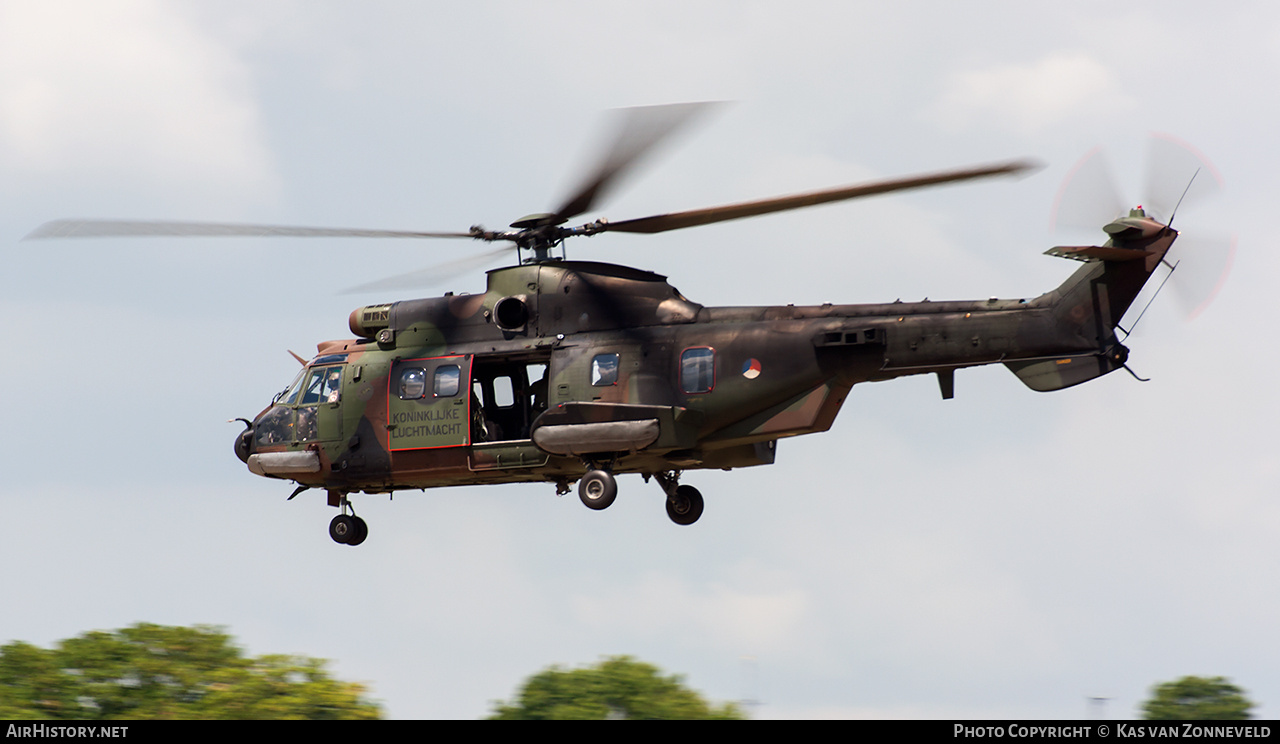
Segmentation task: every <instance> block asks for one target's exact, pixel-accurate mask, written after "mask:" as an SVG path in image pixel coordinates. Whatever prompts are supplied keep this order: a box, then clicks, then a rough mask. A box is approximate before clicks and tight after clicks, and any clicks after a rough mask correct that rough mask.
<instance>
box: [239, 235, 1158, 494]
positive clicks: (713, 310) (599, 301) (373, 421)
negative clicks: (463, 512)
mask: <svg viewBox="0 0 1280 744" xmlns="http://www.w3.org/2000/svg"><path fill="white" fill-rule="evenodd" d="M1168 242H1172V238H1171V237H1170V238H1169V240H1168ZM1164 248H1166V249H1167V245H1165V246H1164ZM1161 255H1163V250H1162V251H1161ZM1148 263H1149V262H1148ZM1140 264H1143V262H1141V261H1137V262H1135V261H1125V262H1117V263H1112V262H1110V261H1108V262H1099V263H1095V264H1086V265H1085V266H1083V267H1081V269H1080V271H1078V272H1077V273H1076V275H1074V276H1073V277H1072V279H1069V280H1068V281H1067V282H1065V283H1064V284H1063V285H1062V286H1061V287H1059V288H1058V289H1056V290H1054V291H1052V292H1049V293H1046V294H1045V295H1042V296H1040V297H1037V298H1034V299H1030V300H1022V299H1013V300H998V299H994V298H993V299H989V300H980V301H961V302H919V303H902V302H895V303H889V304H870V305H832V304H826V305H818V306H792V305H787V306H769V307H703V306H701V305H698V304H697V303H694V302H691V301H689V300H688V299H686V298H684V297H683V296H682V295H681V294H680V293H679V292H678V291H677V290H676V289H675V288H674V287H672V286H671V285H670V284H669V283H668V282H667V281H666V279H665V278H664V277H662V276H659V275H657V274H654V273H651V272H646V271H640V270H637V269H631V268H627V267H623V266H615V265H612V264H603V263H592V262H573V261H548V262H543V263H535V264H527V265H521V266H514V267H508V268H504V269H497V270H494V271H491V272H489V275H488V289H487V291H486V292H485V293H484V294H480V295H446V296H444V297H440V298H434V299H424V300H409V301H402V302H395V303H388V304H383V305H372V306H366V307H363V308H359V309H357V310H356V311H354V312H353V313H352V314H351V318H350V327H351V330H352V332H353V333H354V334H355V335H356V336H357V337H356V338H352V339H350V340H341V341H330V342H327V343H323V344H320V345H319V349H318V354H317V355H316V357H315V358H314V359H312V360H311V361H310V362H309V363H308V364H307V365H306V366H305V367H304V369H303V370H302V372H301V373H300V374H299V376H298V378H297V379H296V380H295V381H294V383H293V384H292V385H291V386H290V387H289V388H288V389H287V390H286V391H285V392H283V393H281V394H280V395H279V396H277V398H276V399H275V400H274V401H273V403H272V405H270V406H268V407H267V409H265V410H264V411H262V413H260V414H259V415H258V417H257V418H256V419H255V420H254V422H253V423H252V424H251V425H250V426H249V427H248V428H247V429H246V431H245V432H243V433H242V434H241V435H240V437H239V438H238V439H237V443H236V450H237V454H239V455H240V457H241V458H242V459H244V460H245V461H246V462H247V463H248V465H249V467H250V469H251V470H253V471H254V472H255V473H258V474H260V475H265V476H268V477H276V478H283V479H288V480H293V481H296V482H297V483H299V484H300V485H301V486H306V487H316V488H326V489H328V490H329V491H330V493H331V495H332V494H335V493H336V494H345V493H352V492H356V491H364V492H370V493H376V492H387V491H394V490H398V489H410V488H430V487H437V486H447V485H462V484H478V483H502V482H515V481H550V482H555V483H558V484H559V485H560V487H561V488H562V489H563V488H567V485H566V484H567V483H569V482H572V481H574V480H577V479H578V478H579V477H581V476H582V474H583V473H585V472H586V471H587V470H590V469H592V468H594V467H604V468H607V469H608V470H609V471H611V472H615V473H625V472H638V473H644V474H646V475H648V474H656V473H664V472H673V471H674V472H678V471H681V470H688V469H698V468H735V467H746V466H752V465H762V464H768V463H771V462H773V459H774V454H775V448H776V442H777V440H778V439H781V438H785V437H792V436H797V435H800V434H809V433H813V432H819V431H825V430H827V429H828V428H830V426H831V424H832V422H833V420H834V419H835V416H836V414H837V413H838V412H839V410H840V407H841V405H842V404H843V403H844V400H845V397H846V395H847V394H848V392H849V389H850V388H851V387H852V386H853V385H855V384H857V383H859V382H866V381H873V380H887V379H892V378H895V377H900V376H903V375H911V374H924V373H936V374H938V376H939V380H940V381H941V382H942V390H943V394H944V396H946V397H950V383H951V380H952V374H953V372H954V370H956V369H958V368H962V367H969V366H976V365H982V364H992V363H997V362H1001V363H1005V364H1006V365H1008V366H1009V367H1010V369H1012V370H1013V371H1014V372H1015V373H1017V374H1018V375H1019V377H1021V378H1022V379H1023V381H1024V382H1026V383H1027V384H1028V385H1029V386H1031V387H1033V388H1035V389H1040V390H1052V389H1058V388H1061V387H1066V386H1068V385H1072V384H1076V383H1077V382H1081V381H1084V380H1085V379H1090V378H1091V377H1095V376H1097V375H1098V374H1104V373H1105V372H1108V371H1111V370H1112V369H1114V368H1116V366H1118V364H1123V357H1122V355H1121V356H1117V357H1114V358H1112V359H1111V361H1107V354H1108V352H1109V350H1110V349H1114V348H1119V349H1123V347H1118V345H1117V344H1115V339H1114V336H1112V335H1111V328H1112V327H1113V325H1114V322H1118V318H1119V315H1118V314H1117V315H1116V317H1115V318H1112V317H1111V315H1112V314H1113V313H1111V312H1104V311H1106V310H1108V307H1104V306H1100V305H1099V304H1098V302H1097V289H1098V287H1099V286H1102V285H1107V286H1110V287H1111V289H1112V295H1116V292H1117V288H1119V287H1120V286H1121V285H1124V287H1125V292H1128V291H1129V285H1134V286H1133V287H1132V291H1133V293H1135V294H1136V290H1137V288H1140V287H1141V285H1142V282H1145V279H1146V276H1147V275H1148V274H1149V273H1150V268H1149V267H1148V268H1144V267H1143V266H1140ZM1130 274H1132V276H1129V275H1130ZM1115 299H1116V297H1112V298H1110V299H1109V300H1108V301H1109V302H1110V301H1111V300H1115ZM1130 300H1131V298H1129V299H1128V300H1126V301H1125V302H1124V307H1127V305H1128V301H1130ZM1112 305H1116V303H1115V302H1112ZM1110 309H1111V310H1118V311H1119V314H1122V313H1123V308H1120V307H1118V305H1117V306H1116V307H1112V308H1110ZM1097 360H1102V361H1101V362H1098V361H1097ZM1072 364H1075V365H1076V366H1075V367H1071V365H1072ZM1099 365H1101V366H1099Z"/></svg>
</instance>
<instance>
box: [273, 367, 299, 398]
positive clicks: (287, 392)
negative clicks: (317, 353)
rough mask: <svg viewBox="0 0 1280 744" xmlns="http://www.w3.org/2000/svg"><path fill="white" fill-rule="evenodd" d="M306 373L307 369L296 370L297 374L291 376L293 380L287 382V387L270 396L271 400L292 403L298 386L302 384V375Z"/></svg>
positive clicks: (296, 394)
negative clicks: (274, 395) (293, 376)
mask: <svg viewBox="0 0 1280 744" xmlns="http://www.w3.org/2000/svg"><path fill="white" fill-rule="evenodd" d="M306 373H307V370H305V369H303V370H302V371H300V372H298V376H297V377H295V378H293V382H291V383H289V387H287V388H285V389H284V390H281V391H280V392H278V393H276V397H274V398H272V399H271V402H272V403H284V404H285V405H288V404H290V403H292V402H293V399H294V398H296V397H298V388H299V387H301V386H302V376H303V375H305V374H306Z"/></svg>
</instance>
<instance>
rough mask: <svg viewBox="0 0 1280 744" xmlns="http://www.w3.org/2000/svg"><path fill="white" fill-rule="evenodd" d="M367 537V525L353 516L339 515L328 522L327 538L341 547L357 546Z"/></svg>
mask: <svg viewBox="0 0 1280 744" xmlns="http://www.w3.org/2000/svg"><path fill="white" fill-rule="evenodd" d="M368 536H369V525H368V524H366V523H365V521H364V520H363V519H361V518H360V517H357V516H355V515H354V514H339V515H338V516H336V517H334V518H333V521H332V522H329V537H331V538H333V541H334V542H336V543H341V544H343V545H359V544H360V543H362V542H364V539H365V538H366V537H368Z"/></svg>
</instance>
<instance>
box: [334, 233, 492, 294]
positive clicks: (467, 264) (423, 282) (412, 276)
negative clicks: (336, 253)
mask: <svg viewBox="0 0 1280 744" xmlns="http://www.w3.org/2000/svg"><path fill="white" fill-rule="evenodd" d="M511 250H512V246H510V245H504V246H502V247H501V248H495V249H493V250H490V251H485V252H484V253H477V254H476V255H474V256H467V257H465V258H459V259H457V260H454V261H447V262H445V263H439V264H435V265H434V266H428V267H427V268H425V269H418V270H417V271H410V272H406V273H404V274H398V275H396V276H391V277H387V278H385V279H376V280H374V281H372V282H366V283H365V284H361V285H358V286H355V287H348V288H347V289H344V290H342V294H357V293H367V292H389V291H393V290H400V289H427V288H429V287H436V286H439V285H441V284H443V283H445V282H449V281H453V280H454V279H457V278H458V277H460V276H462V275H463V274H469V273H471V271H473V270H474V269H478V268H480V267H483V266H485V265H487V264H489V263H490V262H492V261H493V260H494V259H497V258H499V257H500V256H502V255H503V254H504V253H508V252H510V251H511Z"/></svg>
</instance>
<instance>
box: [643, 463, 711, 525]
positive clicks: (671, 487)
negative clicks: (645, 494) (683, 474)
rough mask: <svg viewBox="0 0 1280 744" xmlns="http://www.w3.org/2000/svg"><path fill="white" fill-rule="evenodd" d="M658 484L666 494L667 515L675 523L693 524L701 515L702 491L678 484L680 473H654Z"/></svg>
mask: <svg viewBox="0 0 1280 744" xmlns="http://www.w3.org/2000/svg"><path fill="white" fill-rule="evenodd" d="M653 476H654V478H656V479H657V480H658V485H660V486H662V490H663V491H664V492H665V493H666V494H667V516H668V517H670V518H671V521H672V522H675V523H676V524H684V525H688V524H693V523H694V522H696V521H698V517H701V516H702V507H703V503H702V492H701V491H699V490H698V489H696V488H694V487H693V486H682V485H679V479H680V473H679V472H667V473H654V474H653Z"/></svg>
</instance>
